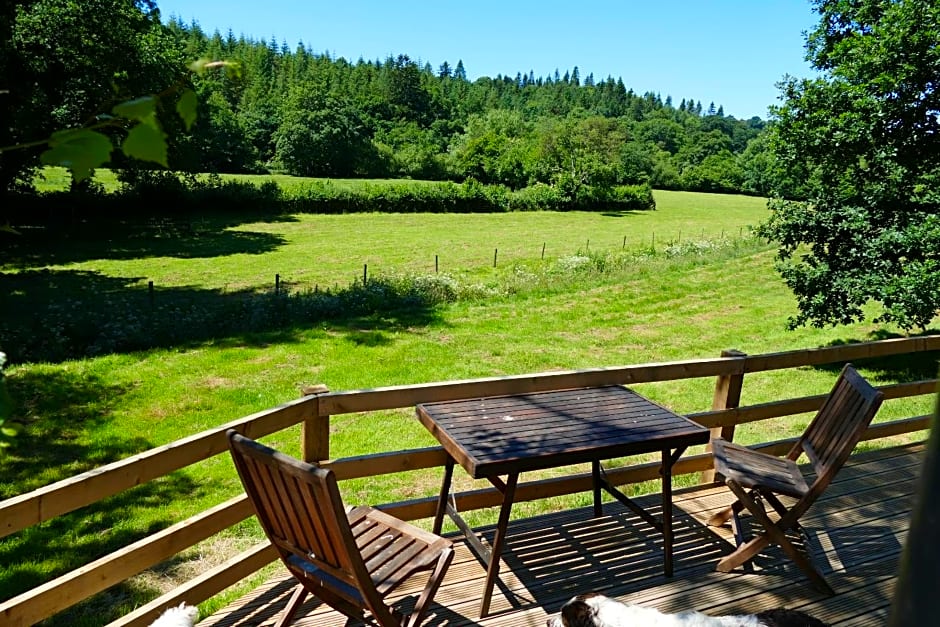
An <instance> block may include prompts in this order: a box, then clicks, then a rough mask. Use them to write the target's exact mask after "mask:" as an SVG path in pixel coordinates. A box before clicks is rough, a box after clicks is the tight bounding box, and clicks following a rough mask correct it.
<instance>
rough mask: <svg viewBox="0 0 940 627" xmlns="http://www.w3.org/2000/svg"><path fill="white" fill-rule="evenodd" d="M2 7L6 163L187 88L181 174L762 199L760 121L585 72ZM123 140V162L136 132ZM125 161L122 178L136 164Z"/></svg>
mask: <svg viewBox="0 0 940 627" xmlns="http://www.w3.org/2000/svg"><path fill="white" fill-rule="evenodd" d="M4 7H5V8H4V9H2V10H0V29H2V31H3V33H4V34H5V35H8V37H5V38H4V42H3V43H2V44H0V66H2V69H3V70H4V72H3V76H4V78H5V79H6V80H7V81H8V82H7V84H5V85H0V89H3V90H6V91H7V92H8V93H7V94H6V96H5V97H2V96H0V98H3V100H2V102H0V105H2V106H3V109H4V114H5V115H6V116H7V119H9V120H11V121H12V123H11V124H4V125H3V129H2V133H3V135H2V136H0V146H9V145H11V144H17V143H19V142H30V141H35V140H37V139H42V138H43V137H48V136H49V134H50V133H51V132H52V131H53V130H57V129H69V128H76V127H80V126H83V125H84V126H87V125H88V124H89V121H94V120H97V119H99V118H100V115H101V114H110V112H111V109H112V107H113V105H114V104H115V103H118V102H122V101H124V100H126V99H127V98H128V97H132V96H135V95H137V96H140V95H145V94H156V93H159V91H160V90H161V89H164V88H165V87H166V86H168V85H173V84H176V83H179V82H181V81H182V82H183V83H185V85H186V87H191V88H192V89H193V91H194V93H195V94H196V95H197V96H198V103H199V104H198V115H197V119H196V123H195V124H194V125H193V127H192V128H191V129H188V128H183V125H182V124H181V122H180V120H179V119H177V116H175V115H174V112H173V111H172V106H171V105H172V102H168V103H161V104H160V105H159V107H158V110H157V111H156V118H155V120H158V121H159V127H160V128H162V129H164V130H165V131H167V134H168V136H169V138H170V139H169V150H168V153H167V154H166V161H167V164H168V166H169V167H170V168H171V169H176V170H184V171H203V172H205V171H209V172H233V173H236V172H257V173H263V172H286V173H290V174H297V175H312V176H363V177H411V178H431V179H451V180H466V179H468V178H475V179H477V180H479V181H481V182H487V183H495V184H502V185H506V186H509V187H511V188H520V187H525V186H527V185H532V184H534V183H543V184H547V185H555V186H564V187H565V188H567V189H570V190H571V191H572V193H576V192H577V190H578V189H579V187H580V186H592V185H611V184H637V183H649V184H652V185H654V186H657V187H664V188H674V189H695V190H707V191H746V192H753V193H761V192H762V191H764V190H762V189H758V188H756V187H755V188H750V187H748V185H750V184H751V182H753V181H760V180H761V179H759V178H758V177H745V176H744V175H743V174H742V173H743V172H744V171H745V170H746V169H747V168H751V169H754V168H755V167H758V165H753V166H749V165H748V163H749V162H751V161H753V162H754V164H760V163H761V159H762V158H764V157H765V155H766V149H765V146H766V142H764V143H757V144H755V146H754V147H753V148H752V149H751V150H750V151H747V150H746V148H747V146H748V144H749V142H751V141H753V140H754V139H755V138H756V137H757V136H758V135H759V134H760V132H761V130H762V128H763V122H762V121H761V120H760V118H752V119H751V120H747V121H745V120H737V119H735V118H733V117H731V116H725V115H723V109H722V107H721V106H720V105H718V104H717V103H714V104H709V105H708V106H706V107H703V105H702V103H701V101H698V100H696V99H695V98H689V97H683V98H681V104H680V105H679V106H678V107H676V106H674V105H673V104H672V102H673V101H672V98H671V97H670V96H668V95H667V96H666V97H665V98H663V97H661V96H660V94H658V93H652V92H648V93H644V94H638V93H635V92H634V91H633V90H631V89H629V88H628V87H627V86H625V85H624V83H623V81H622V80H621V79H620V78H615V77H611V76H608V77H606V78H600V77H595V76H594V75H593V74H590V73H586V72H585V71H584V70H583V68H581V69H579V68H578V67H573V68H572V69H571V70H565V71H564V72H563V73H562V72H560V71H556V72H555V73H554V75H553V76H544V77H543V76H536V75H535V73H534V72H533V71H532V70H529V71H527V72H518V73H517V74H516V75H515V76H508V75H507V76H502V75H497V76H495V77H481V78H478V79H476V80H474V81H470V80H469V79H468V77H467V72H466V68H465V67H464V64H463V61H461V60H459V59H458V60H457V61H456V63H453V62H451V61H444V62H443V63H442V64H441V65H440V66H439V67H438V68H437V70H434V69H433V68H432V67H431V65H430V64H428V63H425V64H423V65H422V64H419V63H418V62H415V61H414V60H412V59H411V58H409V57H408V56H407V55H406V54H397V55H390V56H389V57H388V58H386V59H375V60H365V59H358V60H356V61H355V62H352V61H350V60H347V59H343V58H336V57H334V56H331V55H330V54H329V53H318V52H315V51H314V50H313V49H312V48H311V47H310V46H309V45H304V44H303V43H299V44H298V45H296V46H295V47H293V48H291V46H289V45H288V44H287V43H286V42H278V41H276V40H274V39H273V38H272V39H271V40H270V41H265V40H263V39H260V40H256V39H253V38H251V37H246V36H238V37H236V36H235V35H234V34H233V33H232V32H231V31H229V32H228V33H225V34H222V33H219V32H215V33H212V34H208V33H206V32H204V31H203V30H202V29H201V28H200V26H199V24H198V23H191V24H185V23H183V22H182V21H181V20H179V19H170V20H168V21H166V20H163V19H162V18H161V16H160V14H159V11H158V10H157V8H156V5H155V4H154V2H153V1H152V0H89V1H88V2H79V1H77V0H26V1H24V2H21V3H8V4H7V5H4ZM90 41H94V42H95V45H87V42H90ZM195 59H212V60H219V59H224V60H227V61H231V62H233V63H235V64H237V65H238V67H240V68H241V72H240V73H239V74H238V75H237V76H236V75H234V74H224V73H205V74H202V75H199V76H189V75H188V73H187V70H186V66H187V64H188V63H189V62H190V61H192V60H195ZM154 126H155V127H156V126H158V125H157V124H156V123H155V124H154ZM125 130H126V129H125ZM109 132H111V133H112V135H113V140H114V141H113V142H112V143H113V144H114V145H120V143H121V142H122V141H123V139H124V134H122V132H121V129H120V128H112V129H110V131H109ZM600 140H602V141H600ZM99 143H100V142H99ZM101 146H102V148H104V146H105V144H104V143H101ZM116 158H117V161H116V163H115V164H114V165H116V166H117V167H126V166H128V165H132V164H133V159H127V158H125V157H124V156H122V155H120V154H116ZM161 159H162V155H161ZM36 163H37V161H36V153H35V152H33V153H29V152H28V151H22V152H21V154H17V155H13V154H12V153H9V152H4V155H3V159H2V160H0V174H2V176H0V179H2V180H0V183H2V190H9V189H11V185H12V183H13V182H14V181H15V180H16V179H17V178H20V179H22V180H24V181H28V180H29V178H30V177H29V171H28V169H27V168H28V166H30V165H34V164H36ZM147 167H150V166H149V165H148V166H147Z"/></svg>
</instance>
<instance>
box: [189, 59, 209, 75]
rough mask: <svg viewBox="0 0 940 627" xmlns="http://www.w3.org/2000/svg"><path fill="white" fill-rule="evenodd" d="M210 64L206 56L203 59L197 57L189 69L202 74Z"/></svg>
mask: <svg viewBox="0 0 940 627" xmlns="http://www.w3.org/2000/svg"><path fill="white" fill-rule="evenodd" d="M208 64H209V59H208V58H206V57H203V58H202V59H196V60H195V61H193V62H192V63H190V64H189V69H190V70H192V71H193V72H195V73H196V74H202V73H203V72H204V71H205V69H206V65H208Z"/></svg>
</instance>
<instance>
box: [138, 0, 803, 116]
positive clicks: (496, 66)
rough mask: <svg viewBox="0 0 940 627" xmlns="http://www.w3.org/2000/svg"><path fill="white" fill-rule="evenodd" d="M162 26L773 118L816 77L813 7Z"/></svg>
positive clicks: (476, 2)
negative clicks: (401, 57) (795, 79)
mask: <svg viewBox="0 0 940 627" xmlns="http://www.w3.org/2000/svg"><path fill="white" fill-rule="evenodd" d="M157 5H158V6H159V7H160V11H161V14H162V15H163V18H164V20H166V19H168V18H169V17H170V16H171V15H176V16H179V17H181V18H182V19H183V21H184V22H187V23H188V22H190V21H192V20H195V21H197V22H199V24H200V26H201V27H202V28H203V30H205V31H207V32H208V33H212V32H213V31H215V30H217V29H218V30H219V31H220V32H221V33H222V34H223V35H224V34H225V33H226V32H227V31H228V30H229V29H231V30H232V31H233V32H234V33H235V34H236V35H239V34H244V35H246V36H251V37H253V38H255V39H263V40H265V41H268V40H270V39H271V37H272V36H274V37H275V38H276V39H277V41H278V42H280V41H286V42H287V43H288V45H289V46H290V47H291V48H294V47H295V46H296V45H297V43H298V41H303V42H304V44H305V45H307V46H309V47H311V48H312V49H313V50H314V51H315V52H329V53H330V54H331V55H335V56H340V57H345V58H346V59H348V60H349V61H352V62H355V61H356V60H357V59H358V58H359V57H363V58H365V59H383V60H384V59H385V58H386V57H388V56H389V55H398V54H407V55H408V56H409V57H411V58H412V59H414V60H417V61H420V62H421V63H422V64H423V63H424V62H428V63H430V64H431V66H432V67H434V68H435V69H437V67H438V66H440V64H441V63H443V62H444V61H447V62H448V63H450V64H451V65H452V66H453V65H455V64H456V63H457V61H458V60H463V63H464V67H465V68H466V70H467V75H468V78H470V79H471V80H473V79H476V78H477V77H479V76H496V75H497V74H503V75H510V76H515V75H516V73H517V72H523V73H528V72H529V70H532V71H533V72H535V75H536V76H549V75H552V74H554V72H555V69H556V68H558V70H559V71H560V73H561V74H562V75H563V74H564V73H565V71H566V70H570V69H571V68H573V67H575V66H577V67H578V70H579V72H580V74H581V77H582V79H583V78H584V77H585V76H587V75H588V74H589V73H593V74H594V77H595V79H598V80H599V79H602V78H605V77H607V76H608V75H610V76H613V77H614V78H617V77H621V78H623V82H624V84H625V85H626V86H627V87H628V88H631V89H633V90H634V91H636V92H638V93H644V92H647V91H652V92H658V93H659V94H660V95H661V96H662V97H663V98H665V97H666V96H667V95H671V96H672V98H673V100H674V101H675V103H676V104H678V102H679V101H680V100H681V99H682V98H694V99H696V100H700V101H702V104H703V106H705V107H707V106H708V104H709V103H710V102H714V103H715V105H716V106H718V105H723V106H724V112H725V114H727V115H733V116H735V117H738V118H749V117H751V116H754V115H758V116H760V117H762V118H766V117H767V107H768V106H770V105H772V104H777V103H778V102H779V101H778V100H777V97H778V95H779V90H778V89H777V87H776V83H777V82H778V81H779V80H780V79H781V78H782V77H783V76H784V75H786V74H790V75H793V76H809V75H811V73H812V72H811V70H810V67H809V65H808V64H807V63H806V61H805V60H804V53H805V50H804V36H803V33H804V32H805V31H807V30H810V29H812V28H813V27H814V26H815V24H816V22H817V19H816V18H817V16H816V14H815V13H814V12H813V10H812V7H811V5H810V2H809V0H689V1H685V0H681V1H680V0H619V1H618V0H607V1H603V0H581V1H580V2H570V1H568V2H558V1H555V0H542V1H536V2H531V1H528V0H526V1H513V0H503V1H502V2H497V1H494V0H471V1H469V2H452V1H450V0H437V1H436V2H425V1H423V0H422V1H413V2H390V1H388V0H384V1H382V2H377V1H368V2H366V1H359V2H357V1H355V0H346V1H345V2H336V1H332V2H323V1H321V0H265V1H263V2H259V1H257V0H256V1H252V2H238V1H237V0H236V1H234V2H233V1H232V0H224V1H223V0H157Z"/></svg>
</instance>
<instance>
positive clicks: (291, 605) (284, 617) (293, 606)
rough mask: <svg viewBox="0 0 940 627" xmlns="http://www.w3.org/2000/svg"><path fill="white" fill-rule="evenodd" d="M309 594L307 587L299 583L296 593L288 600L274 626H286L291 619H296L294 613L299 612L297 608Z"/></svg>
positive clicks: (295, 589)
mask: <svg viewBox="0 0 940 627" xmlns="http://www.w3.org/2000/svg"><path fill="white" fill-rule="evenodd" d="M307 594H308V592H307V589H306V588H304V587H303V585H301V584H297V587H296V588H294V593H293V594H292V595H291V597H290V600H289V601H288V602H287V606H286V607H285V608H284V611H283V612H281V616H280V618H278V619H277V622H276V623H274V627H285V626H286V625H289V624H290V623H291V621H292V620H294V615H295V614H297V610H299V609H300V606H301V605H303V604H304V600H305V599H306V598H307Z"/></svg>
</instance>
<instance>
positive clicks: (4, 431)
mask: <svg viewBox="0 0 940 627" xmlns="http://www.w3.org/2000/svg"><path fill="white" fill-rule="evenodd" d="M0 433H2V434H3V435H5V436H7V437H8V438H12V437H15V436H16V434H17V433H19V431H17V430H16V429H13V428H11V427H0Z"/></svg>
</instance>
